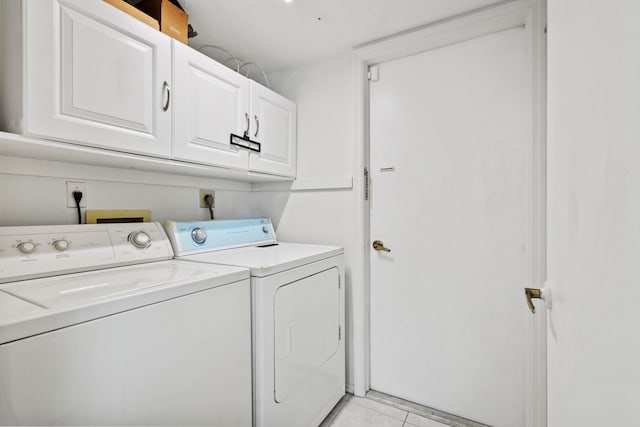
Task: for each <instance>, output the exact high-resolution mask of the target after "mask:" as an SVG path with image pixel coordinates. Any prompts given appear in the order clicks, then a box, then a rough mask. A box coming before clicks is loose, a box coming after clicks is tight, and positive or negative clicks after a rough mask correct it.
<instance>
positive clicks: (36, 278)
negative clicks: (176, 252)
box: [0, 223, 252, 427]
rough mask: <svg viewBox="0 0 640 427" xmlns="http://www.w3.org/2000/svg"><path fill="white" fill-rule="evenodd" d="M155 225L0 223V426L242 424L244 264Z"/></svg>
mask: <svg viewBox="0 0 640 427" xmlns="http://www.w3.org/2000/svg"><path fill="white" fill-rule="evenodd" d="M172 257H173V251H172V249H171V245H170V243H169V240H168V239H167V236H166V234H165V232H164V230H163V229H162V226H161V225H160V224H158V223H137V224H101V225H70V226H34V227H0V425H212V426H213V425H216V426H222V425H224V426H244V427H250V426H251V425H252V388H251V373H250V372H251V311H250V283H249V272H248V270H247V269H242V268H236V267H227V266H222V265H205V264H194V263H191V262H183V261H175V260H173V259H171V258H172Z"/></svg>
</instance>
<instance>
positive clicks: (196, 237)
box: [191, 228, 207, 245]
mask: <svg viewBox="0 0 640 427" xmlns="http://www.w3.org/2000/svg"><path fill="white" fill-rule="evenodd" d="M191 238H192V239H193V241H194V242H196V243H197V244H199V245H201V244H203V243H204V242H206V241H207V232H206V231H205V230H204V229H202V228H194V229H193V230H192V231H191Z"/></svg>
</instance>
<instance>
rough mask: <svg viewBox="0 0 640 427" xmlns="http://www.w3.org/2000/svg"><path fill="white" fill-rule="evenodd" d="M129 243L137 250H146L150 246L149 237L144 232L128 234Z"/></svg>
mask: <svg viewBox="0 0 640 427" xmlns="http://www.w3.org/2000/svg"><path fill="white" fill-rule="evenodd" d="M128 240H129V243H131V244H132V245H133V246H135V247H136V248H138V249H146V248H148V247H149V246H151V237H150V236H149V235H148V234H147V233H145V232H144V231H134V232H133V233H131V234H129V239H128Z"/></svg>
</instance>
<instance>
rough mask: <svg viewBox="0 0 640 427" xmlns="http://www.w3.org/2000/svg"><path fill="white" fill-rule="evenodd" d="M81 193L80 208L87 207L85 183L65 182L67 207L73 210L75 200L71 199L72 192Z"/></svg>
mask: <svg viewBox="0 0 640 427" xmlns="http://www.w3.org/2000/svg"><path fill="white" fill-rule="evenodd" d="M74 191H80V192H82V200H80V207H81V208H86V207H87V183H86V182H81V181H67V207H68V208H75V207H76V200H75V199H74V198H73V192H74Z"/></svg>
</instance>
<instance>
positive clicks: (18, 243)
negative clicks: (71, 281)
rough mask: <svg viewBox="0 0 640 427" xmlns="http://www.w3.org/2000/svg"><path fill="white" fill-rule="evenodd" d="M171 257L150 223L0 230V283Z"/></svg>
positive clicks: (159, 232)
mask: <svg viewBox="0 0 640 427" xmlns="http://www.w3.org/2000/svg"><path fill="white" fill-rule="evenodd" d="M172 257H173V251H172V249H171V244H170V243H169V240H168V239H167V235H166V234H165V232H164V230H163V229H162V226H161V225H160V224H158V223H154V222H147V223H121V224H97V225H52V226H33V227H0V283H5V282H12V281H16V280H24V279H33V278H37V277H45V276H53V275H57V274H65V273H72V272H79V271H89V270H97V269H101V268H106V267H116V266H121V265H129V264H137V263H142V262H151V261H159V260H164V259H170V258H172Z"/></svg>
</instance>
